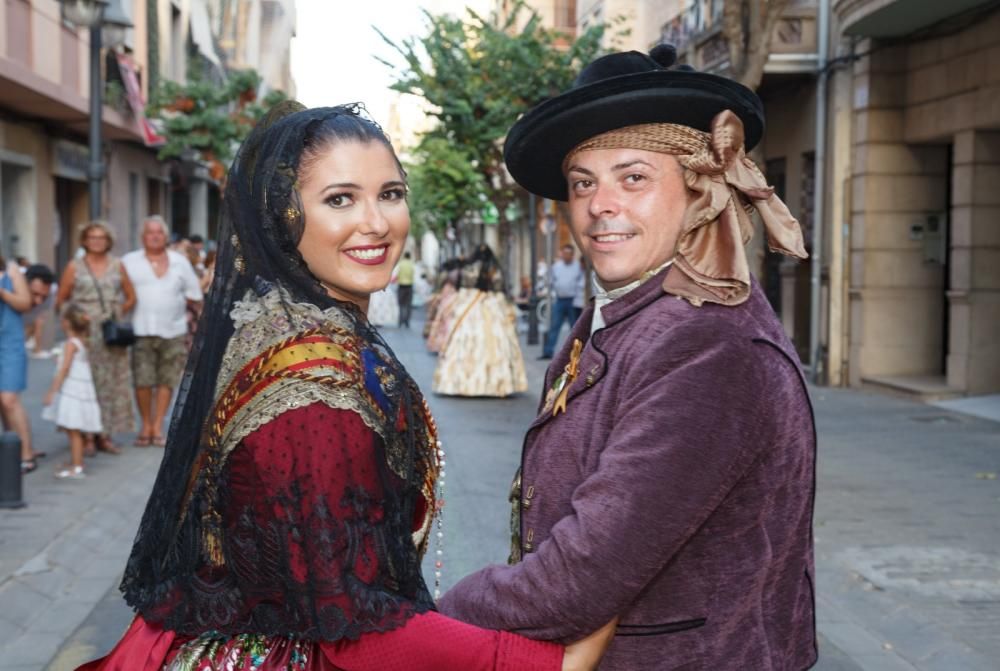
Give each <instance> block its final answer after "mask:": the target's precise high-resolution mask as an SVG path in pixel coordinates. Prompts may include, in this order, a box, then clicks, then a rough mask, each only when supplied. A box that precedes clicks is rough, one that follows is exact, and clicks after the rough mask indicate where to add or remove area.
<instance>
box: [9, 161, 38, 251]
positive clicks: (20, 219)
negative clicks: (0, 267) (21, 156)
mask: <svg viewBox="0 0 1000 671" xmlns="http://www.w3.org/2000/svg"><path fill="white" fill-rule="evenodd" d="M36 220H37V213H36V212H35V198H34V189H32V179H31V168H30V167H28V166H24V165H20V164H18V163H10V162H7V161H3V162H0V254H3V256H4V258H6V259H8V260H10V259H14V258H16V257H18V256H24V257H26V258H28V260H29V261H35V255H36V251H37V250H36V249H35V237H34V234H35V222H36Z"/></svg>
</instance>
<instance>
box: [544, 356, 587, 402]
mask: <svg viewBox="0 0 1000 671" xmlns="http://www.w3.org/2000/svg"><path fill="white" fill-rule="evenodd" d="M582 352H583V341H582V340H580V339H579V338H574V339H573V349H572V350H570V354H569V363H567V364H566V367H565V368H563V372H562V374H561V375H560V376H559V377H557V378H556V379H555V381H554V382H553V383H552V387H551V388H550V389H549V391H548V393H547V394H546V395H545V409H546V410H548V409H549V408H552V416H553V417H554V416H556V415H558V414H559V413H560V412H566V402H567V401H568V400H569V388H570V386H571V385H572V384H573V380H575V379H576V377H577V375H579V374H580V354H581V353H582Z"/></svg>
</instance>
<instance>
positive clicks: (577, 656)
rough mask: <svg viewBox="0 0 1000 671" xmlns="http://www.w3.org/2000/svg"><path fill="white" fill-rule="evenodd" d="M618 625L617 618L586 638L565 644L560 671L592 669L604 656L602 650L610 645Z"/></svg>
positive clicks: (586, 670)
mask: <svg viewBox="0 0 1000 671" xmlns="http://www.w3.org/2000/svg"><path fill="white" fill-rule="evenodd" d="M617 627H618V618H617V617H616V618H615V619H613V620H611V622H608V623H607V624H606V625H604V626H603V627H601V628H600V629H598V630H597V631H595V632H594V633H593V634H590V635H589V636H587V638H584V639H581V640H579V641H577V642H576V643H571V644H569V645H567V646H566V654H565V655H563V664H562V671H593V669H596V668H597V665H598V664H599V663H600V661H601V657H603V656H604V651H605V650H607V649H608V646H609V645H611V640H612V639H613V638H614V637H615V629H616V628H617Z"/></svg>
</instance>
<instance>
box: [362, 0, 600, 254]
mask: <svg viewBox="0 0 1000 671" xmlns="http://www.w3.org/2000/svg"><path fill="white" fill-rule="evenodd" d="M525 12H530V14H528V15H527V16H528V18H527V21H525V22H524V23H523V27H521V28H518V26H519V25H521V23H522V22H521V19H522V18H523V17H524V16H525ZM424 16H425V18H426V22H427V33H426V34H425V35H424V36H422V37H410V38H407V39H405V40H402V41H401V42H399V43H396V42H393V41H392V40H390V39H389V38H387V37H386V36H385V35H384V34H382V33H379V34H380V35H381V36H382V39H383V40H385V42H386V43H387V44H388V45H389V46H391V47H392V48H393V49H394V50H395V51H396V52H397V53H398V54H399V55H400V56H401V57H402V59H403V61H404V63H405V66H404V67H403V68H402V69H398V68H397V67H396V65H395V64H393V63H391V62H390V61H388V60H383V62H384V63H385V64H386V65H387V66H389V67H390V68H392V69H393V70H394V71H396V72H397V73H398V75H397V79H396V82H395V83H394V84H393V87H392V88H393V89H395V90H396V91H400V92H402V93H409V94H413V95H417V96H420V97H421V98H423V99H424V100H426V101H427V102H428V103H429V107H430V108H431V109H432V112H431V114H432V116H434V117H435V118H436V119H437V122H438V123H437V124H436V125H435V127H434V128H433V129H432V130H430V131H429V132H428V133H427V134H426V136H425V137H424V139H423V140H422V142H421V144H422V145H424V144H425V143H427V142H430V139H431V138H434V139H437V140H439V141H442V142H443V143H445V144H446V145H448V146H450V147H451V148H453V152H454V154H455V156H454V158H456V159H457V157H458V156H464V157H466V159H465V160H466V163H465V165H467V166H470V167H472V168H473V169H474V170H475V172H477V173H478V176H479V180H478V183H476V184H473V183H471V182H460V183H463V184H467V185H469V186H470V188H473V189H476V193H475V194H474V195H475V197H465V196H464V195H463V196H462V197H460V198H458V199H457V200H456V207H455V210H454V211H452V212H451V213H450V214H451V215H453V214H455V213H459V215H458V216H461V215H462V214H467V213H469V212H471V211H472V210H475V209H482V206H483V203H482V201H481V200H480V199H479V197H478V194H479V193H482V194H484V195H485V197H486V199H487V200H488V201H489V202H490V203H492V205H493V207H494V208H495V210H496V212H497V213H498V222H497V223H498V226H499V233H500V239H501V241H502V245H503V249H501V250H500V254H501V255H506V251H507V248H508V245H509V241H510V237H511V235H510V234H511V221H510V215H511V213H512V212H514V211H515V208H513V207H512V205H514V204H515V202H516V201H517V200H518V199H519V198H520V197H521V195H523V191H521V190H520V189H519V188H518V187H517V186H516V184H515V183H514V182H513V180H511V178H510V176H509V175H508V174H507V171H506V169H505V168H504V163H503V140H504V137H505V136H506V134H507V131H508V130H509V129H510V127H511V126H512V125H513V123H514V122H515V121H516V120H517V118H518V116H520V115H521V114H522V113H524V112H526V111H527V110H529V109H530V108H532V107H534V106H535V105H537V104H538V103H540V102H542V101H543V100H545V99H547V98H550V97H552V96H554V95H556V94H558V93H559V92H561V91H563V90H565V89H566V88H568V87H569V85H570V84H571V83H572V81H573V79H574V77H576V75H577V73H578V72H579V71H580V69H581V68H582V67H583V66H584V65H586V64H587V63H589V62H590V61H591V60H593V59H594V58H595V57H596V56H597V55H599V53H600V52H601V41H602V38H603V36H604V33H605V26H604V25H598V26H594V27H592V28H590V29H589V30H587V31H586V32H585V33H583V34H582V35H580V36H579V37H578V38H577V39H576V40H574V41H570V40H569V39H568V38H567V36H566V35H564V34H561V33H558V32H556V31H553V30H549V29H547V28H545V27H544V25H543V24H542V22H541V20H540V18H539V17H538V15H537V13H535V12H533V11H531V10H529V9H528V8H527V7H526V6H525V5H524V4H523V3H521V2H519V3H518V4H517V5H516V6H515V8H514V10H513V11H512V12H511V13H510V15H509V16H508V18H507V19H506V20H504V21H502V22H501V21H498V20H497V19H496V17H494V18H493V19H492V20H489V19H485V18H483V17H481V16H480V15H478V14H476V13H475V12H473V11H471V10H470V11H469V12H468V14H467V16H466V17H465V18H464V19H462V18H456V17H452V16H436V15H433V14H430V13H428V12H425V13H424ZM439 147H440V146H438V145H436V146H435V148H434V149H433V151H432V149H431V147H423V148H420V149H419V150H418V152H417V156H418V157H419V156H426V155H428V153H435V152H437V150H438V148H439ZM455 165H456V164H454V163H452V162H450V161H444V162H443V163H441V164H433V163H432V164H428V165H424V166H422V167H421V170H422V171H423V173H424V174H425V176H423V177H422V178H423V179H426V182H425V186H426V185H427V184H430V185H432V187H433V188H438V187H440V188H443V189H447V188H451V186H452V185H451V184H450V181H451V180H452V178H450V177H448V176H447V175H444V176H442V175H436V174H434V173H435V171H436V170H438V169H439V168H443V167H444V166H447V167H448V169H449V170H450V169H453V168H454V167H455ZM463 174H464V172H463ZM457 184H458V183H456V185H457ZM416 190H417V189H416V188H414V191H416ZM415 197H416V198H422V197H423V196H421V195H418V194H415ZM444 199H445V196H444V194H439V195H435V196H434V197H432V198H430V199H429V200H430V202H435V201H439V200H444ZM415 205H416V203H415ZM414 209H415V210H416V209H417V208H416V207H414ZM456 218H457V217H456Z"/></svg>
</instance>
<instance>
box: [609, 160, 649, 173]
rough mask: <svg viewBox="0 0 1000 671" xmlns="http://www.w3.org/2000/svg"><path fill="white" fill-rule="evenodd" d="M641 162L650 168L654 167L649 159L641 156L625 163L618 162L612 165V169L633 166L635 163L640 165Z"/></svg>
mask: <svg viewBox="0 0 1000 671" xmlns="http://www.w3.org/2000/svg"><path fill="white" fill-rule="evenodd" d="M639 164H642V165H644V166H646V167H648V168H652V167H653V165H652V164H651V163H648V162H647V161H643V160H642V159H641V158H637V159H634V160H632V161H625V162H624V163H617V164H615V165H613V166H611V170H612V171H617V170H624V169H625V168H631V167H632V166H633V165H639Z"/></svg>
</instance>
